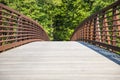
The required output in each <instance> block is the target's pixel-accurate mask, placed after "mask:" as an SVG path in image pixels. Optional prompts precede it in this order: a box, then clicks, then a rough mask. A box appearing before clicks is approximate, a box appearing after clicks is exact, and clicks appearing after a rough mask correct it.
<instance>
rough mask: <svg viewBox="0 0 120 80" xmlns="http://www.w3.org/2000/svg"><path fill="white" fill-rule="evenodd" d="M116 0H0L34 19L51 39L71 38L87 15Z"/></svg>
mask: <svg viewBox="0 0 120 80" xmlns="http://www.w3.org/2000/svg"><path fill="white" fill-rule="evenodd" d="M114 1H115V0H0V3H3V4H5V5H7V6H10V7H11V8H13V9H15V10H17V11H19V12H20V13H23V14H24V15H26V16H28V17H30V18H32V19H34V20H35V21H37V22H38V23H39V24H40V25H42V26H43V28H44V29H45V30H46V32H47V33H48V35H49V37H50V39H51V40H59V41H60V40H69V39H70V36H71V35H72V33H73V31H74V29H75V28H76V27H77V25H79V23H80V22H81V21H83V20H84V19H85V18H86V17H88V16H89V15H91V14H93V13H94V12H97V11H98V10H101V9H102V8H103V7H105V6H107V5H109V4H111V3H112V2H114Z"/></svg>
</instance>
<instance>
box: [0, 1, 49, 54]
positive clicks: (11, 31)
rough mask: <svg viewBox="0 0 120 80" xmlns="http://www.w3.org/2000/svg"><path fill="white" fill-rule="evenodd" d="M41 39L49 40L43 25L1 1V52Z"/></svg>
mask: <svg viewBox="0 0 120 80" xmlns="http://www.w3.org/2000/svg"><path fill="white" fill-rule="evenodd" d="M3 13H4V14H3ZM41 40H45V41H48V40H49V37H48V34H47V33H46V32H45V30H44V29H43V28H42V26H41V25H39V24H38V23H37V22H36V21H34V20H32V19H31V18H28V17H27V16H24V15H23V14H21V13H19V12H17V11H15V10H13V9H11V8H9V7H8V6H5V5H3V4H1V3H0V52H1V51H4V50H7V49H10V48H13V47H16V46H20V45H23V44H26V43H29V42H33V41H41Z"/></svg>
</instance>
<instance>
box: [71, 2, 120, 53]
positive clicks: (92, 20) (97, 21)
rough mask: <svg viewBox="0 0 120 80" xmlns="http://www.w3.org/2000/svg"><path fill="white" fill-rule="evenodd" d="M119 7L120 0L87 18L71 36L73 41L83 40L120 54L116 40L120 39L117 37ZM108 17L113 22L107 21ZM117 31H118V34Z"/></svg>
mask: <svg viewBox="0 0 120 80" xmlns="http://www.w3.org/2000/svg"><path fill="white" fill-rule="evenodd" d="M119 6H120V0H118V1H116V2H114V3H113V4H111V5H109V6H107V7H105V8H104V9H102V10H100V11H98V12H96V13H94V14H92V15H91V16H89V17H87V18H86V19H85V20H84V21H82V22H81V23H80V24H79V25H78V27H76V28H75V30H74V32H73V34H72V36H71V40H82V41H86V42H90V43H93V44H95V45H97V44H99V46H100V47H102V48H105V49H106V48H107V49H108V50H110V51H114V52H119V51H120V47H119V46H118V45H117V44H118V43H117V40H115V39H118V38H116V37H119V36H118V33H120V31H119V29H120V28H119V25H120V24H119V23H120V22H119V21H120V19H118V18H119V15H120V14H119V13H120V12H119V10H120V7H119ZM108 15H110V16H108ZM106 16H108V18H111V19H112V20H111V22H110V21H107V19H108V18H107V17H106ZM111 23H112V24H111ZM116 23H117V24H116ZM98 26H99V27H98ZM109 26H111V27H109ZM114 26H115V27H114ZM111 28H112V29H111ZM98 29H99V30H98ZM116 29H118V31H117V32H116ZM89 30H90V31H89ZM87 31H88V32H87ZM92 31H93V32H92ZM103 36H104V37H103ZM98 37H99V38H100V39H101V40H103V41H101V40H100V41H97V38H98ZM101 37H102V38H101ZM111 37H112V38H111ZM106 38H107V39H108V40H107V41H106V40H105V39H106ZM94 39H95V40H94ZM109 39H111V40H109ZM116 43H117V44H116ZM119 44H120V43H119ZM113 48H115V49H113Z"/></svg>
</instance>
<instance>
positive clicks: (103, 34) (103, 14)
mask: <svg viewBox="0 0 120 80" xmlns="http://www.w3.org/2000/svg"><path fill="white" fill-rule="evenodd" d="M104 19H105V12H103V13H102V19H101V20H102V22H101V23H102V43H106V33H105V25H104Z"/></svg>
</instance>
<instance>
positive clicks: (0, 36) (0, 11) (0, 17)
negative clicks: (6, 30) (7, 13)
mask: <svg viewBox="0 0 120 80" xmlns="http://www.w3.org/2000/svg"><path fill="white" fill-rule="evenodd" d="M1 26H2V7H1V6H0V31H1V30H2V27H1ZM0 46H2V33H1V32H0Z"/></svg>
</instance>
